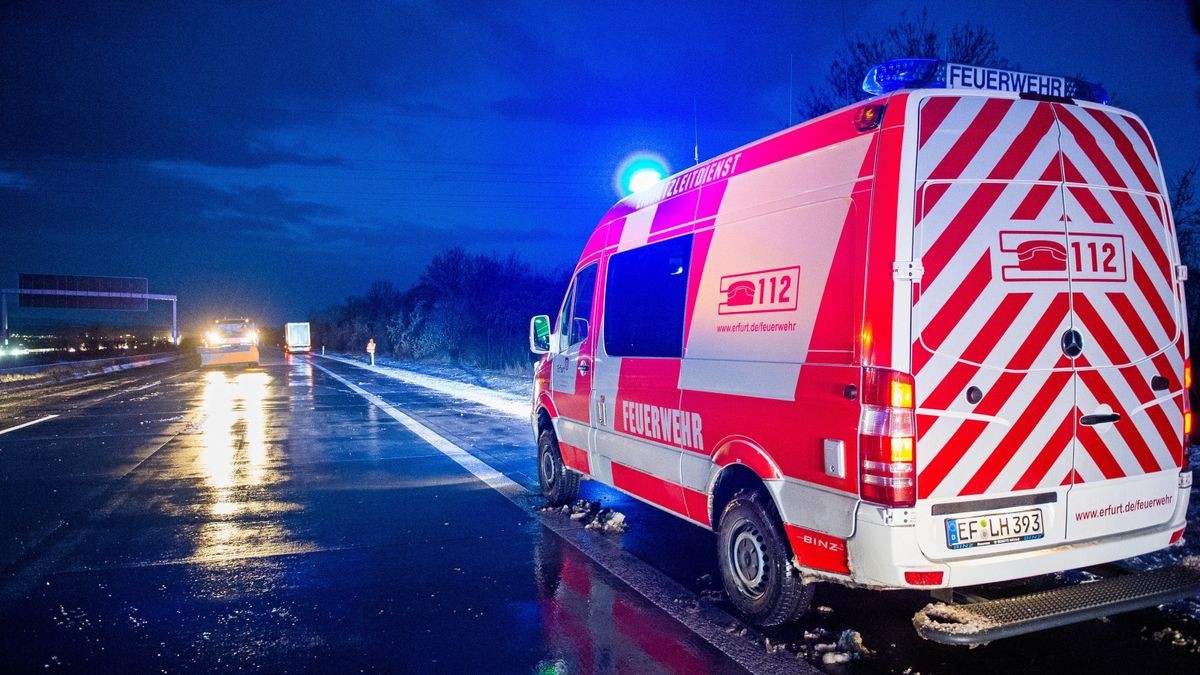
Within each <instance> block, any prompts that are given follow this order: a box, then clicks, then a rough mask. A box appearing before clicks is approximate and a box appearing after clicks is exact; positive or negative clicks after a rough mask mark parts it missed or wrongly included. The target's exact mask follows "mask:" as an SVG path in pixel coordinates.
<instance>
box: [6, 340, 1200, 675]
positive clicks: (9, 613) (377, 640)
mask: <svg viewBox="0 0 1200 675" xmlns="http://www.w3.org/2000/svg"><path fill="white" fill-rule="evenodd" d="M194 366H195V364H194V362H191V361H184V362H181V363H178V364H172V365H169V366H160V367H155V368H148V369H144V370H140V371H132V372H129V373H124V374H120V375H115V376H110V377H107V378H104V379H95V380H86V381H81V382H77V383H74V384H71V385H57V386H52V387H41V388H38V389H26V390H22V391H20V392H18V393H16V394H13V395H3V394H2V392H0V431H2V430H4V429H8V428H11V427H13V426H15V425H18V424H23V423H27V422H31V421H34V420H38V419H42V418H44V417H46V416H48V415H58V416H57V417H54V418H51V419H46V420H44V421H41V422H38V423H36V424H33V425H31V426H28V427H25V428H22V429H18V430H15V431H12V432H9V433H4V434H0V513H2V514H3V519H2V521H0V523H2V526H0V570H3V577H0V664H3V665H4V666H5V671H6V672H12V671H21V672H30V671H33V670H37V671H41V672H44V671H47V670H49V671H55V670H61V671H69V672H112V671H117V670H121V671H132V672H146V671H160V670H165V671H171V672H180V671H189V672H196V671H210V672H211V671H222V672H227V671H238V670H261V671H269V672H303V671H309V672H354V671H382V672H451V671H458V672H525V673H529V672H547V673H551V672H554V673H564V672H571V673H576V672H582V673H588V672H618V673H656V672H676V673H685V672H686V673H700V672H743V666H747V667H750V668H751V669H753V670H756V671H764V672H787V671H803V670H811V666H809V665H808V660H813V659H812V657H811V656H809V652H810V650H811V648H812V646H813V645H814V644H816V643H818V642H827V641H829V640H831V639H832V638H831V637H830V636H833V637H836V635H837V634H838V633H840V632H841V631H843V630H845V629H848V628H852V629H855V630H858V631H860V632H861V634H862V636H863V640H864V642H865V644H866V646H867V647H868V648H870V649H872V650H873V652H874V654H873V655H871V656H868V657H867V658H865V659H862V660H859V661H856V662H854V663H851V664H848V665H846V666H825V667H824V668H825V669H826V670H827V671H829V672H897V673H900V672H904V671H905V670H906V669H912V671H919V672H923V673H930V672H964V671H969V672H976V673H1008V672H1052V671H1055V670H1063V671H1066V672H1077V671H1079V670H1081V669H1084V670H1093V671H1095V672H1122V671H1124V672H1127V671H1128V670H1131V669H1135V668H1136V669H1143V668H1151V669H1156V670H1166V669H1169V670H1170V671H1172V672H1174V671H1179V672H1195V671H1196V670H1197V669H1198V668H1200V655H1197V653H1196V652H1195V651H1194V648H1195V645H1196V643H1195V639H1196V637H1197V636H1200V629H1198V628H1197V627H1196V626H1195V625H1194V624H1192V623H1190V622H1188V621H1186V620H1183V619H1181V618H1179V617H1178V616H1175V615H1172V614H1169V613H1164V612H1161V611H1159V610H1148V611H1144V612H1138V613H1134V614H1130V615H1127V616H1123V617H1116V618H1114V619H1112V620H1111V621H1106V622H1090V623H1087V624H1082V625H1080V626H1076V627H1071V628H1064V629H1058V630H1054V631H1047V632H1045V633H1042V634H1039V635H1033V636H1025V637H1021V638H1014V639H1012V640H1007V641H1003V642H1001V643H996V644H994V645H990V646H987V647H983V648H979V649H975V650H967V649H961V648H952V647H943V646H940V645H934V644H931V643H927V642H924V641H922V640H920V639H919V638H917V637H916V636H915V634H914V633H913V631H912V629H911V625H910V624H909V623H908V622H909V618H910V617H911V616H912V613H913V612H914V611H916V610H917V609H919V608H920V607H921V606H922V605H923V604H924V603H925V602H927V601H928V597H927V596H925V595H923V594H919V593H874V592H869V591H856V590H850V589H842V588H836V587H821V588H819V589H818V591H817V600H816V604H817V605H819V606H821V607H823V608H825V609H824V611H818V612H814V613H813V615H812V616H810V617H809V618H807V619H805V620H804V621H802V622H801V623H800V624H799V625H796V626H791V627H788V628H785V629H781V630H778V631H774V632H772V633H771V634H770V635H768V636H767V637H769V638H770V639H771V640H772V642H773V643H775V644H780V643H782V644H784V645H787V648H786V649H785V650H784V651H782V652H779V653H776V654H770V655H768V654H767V649H766V648H765V647H764V646H763V644H762V641H761V640H762V636H759V635H756V634H754V633H753V632H749V633H747V634H745V635H741V634H740V627H739V626H738V625H737V624H736V623H735V622H734V621H733V620H732V619H730V618H729V617H728V615H726V614H724V613H723V610H727V609H728V608H727V607H726V606H725V604H724V602H723V600H722V599H721V598H720V594H719V593H717V592H716V589H717V588H718V586H719V583H718V582H716V581H715V578H716V570H715V566H714V562H713V557H714V556H713V550H712V549H713V542H712V535H711V534H709V533H706V532H704V531H702V530H700V529H699V528H696V527H693V526H690V525H687V524H685V523H682V522H680V521H678V520H677V519H674V518H672V517H670V516H668V515H665V514H662V513H660V512H658V511H656V510H654V509H652V508H649V507H647V506H645V505H642V504H640V503H637V502H635V501H633V500H630V499H628V498H625V497H622V496H620V495H618V494H616V493H614V492H612V491H609V490H607V489H604V488H602V487H599V486H596V485H594V484H591V483H588V482H585V483H584V488H583V492H584V496H586V497H588V498H591V499H599V500H602V501H603V502H604V504H605V505H606V506H613V507H615V508H617V509H618V510H620V511H621V512H623V513H625V514H626V516H627V517H628V519H629V521H630V523H631V525H632V527H631V529H630V531H629V532H627V533H626V534H624V535H620V536H616V535H601V534H597V533H593V532H585V531H583V530H582V529H581V528H579V526H578V525H577V524H575V523H573V522H572V521H570V520H569V519H567V518H566V517H565V516H561V515H559V514H543V513H539V512H538V511H537V510H536V509H537V506H538V505H539V503H540V500H539V499H537V498H536V497H533V496H532V495H530V494H528V492H532V491H534V490H535V489H536V475H535V474H534V472H535V471H536V469H535V467H534V463H533V461H532V452H533V450H532V432H530V430H529V429H528V425H527V423H526V422H523V421H522V420H518V419H514V418H511V417H504V416H502V415H499V414H498V413H495V412H494V411H491V410H488V409H486V408H483V407H482V406H478V405H475V404H470V403H462V402H459V401H455V400H454V399H452V398H450V397H448V396H444V395H441V394H436V393H433V392H430V391H428V390H424V389H420V388H416V387H412V386H409V385H405V384H403V383H400V382H396V381H394V380H388V379H386V378H383V377H381V376H378V375H375V374H373V373H370V372H367V371H363V370H359V369H356V368H354V367H352V366H347V365H344V364H339V363H335V362H332V361H329V360H324V359H318V358H315V357H314V358H312V359H311V360H310V358H307V357H305V358H296V359H294V360H293V359H288V360H286V361H285V360H284V359H283V358H282V357H277V358H275V359H273V360H272V359H267V360H266V362H265V365H264V367H263V368H261V369H254V370H249V371H237V370H231V371H214V372H206V371H201V370H199V369H198V368H195V367H194ZM325 369H327V370H325ZM330 373H333V374H330ZM334 375H336V376H338V377H340V378H344V380H347V381H349V382H350V383H352V384H354V385H355V386H357V387H360V388H362V389H364V390H366V391H369V392H370V393H372V394H374V395H376V396H378V397H380V399H382V400H383V401H386V402H387V403H388V404H390V405H391V406H394V407H395V408H396V409H399V410H402V411H403V412H404V414H406V415H408V416H411V417H412V418H413V419H415V420H416V421H417V422H418V423H420V424H421V425H424V426H425V427H427V428H428V429H431V430H433V431H434V432H436V433H437V434H440V435H441V436H442V437H444V438H445V439H447V440H448V441H450V442H451V443H453V444H455V445H457V446H459V447H461V448H463V449H465V450H467V451H468V452H470V453H471V454H472V455H474V456H475V457H477V458H478V459H479V460H482V461H483V462H486V463H487V465H489V466H490V467H494V468H495V469H497V470H499V471H500V472H501V473H502V474H503V475H504V476H505V477H506V478H507V479H508V480H510V481H512V482H514V483H515V484H516V486H518V489H517V490H510V491H509V493H508V494H507V496H506V495H505V494H503V493H502V491H497V490H495V489H493V488H491V487H489V486H488V485H486V484H485V483H484V482H481V481H480V480H479V479H478V478H476V477H475V476H473V475H472V474H471V473H468V472H467V471H466V470H465V469H464V468H462V467H461V466H460V465H459V464H457V463H455V462H454V461H452V460H451V459H450V458H449V457H447V456H446V455H444V454H443V453H442V452H439V451H438V450H436V449H435V448H434V447H433V446H431V445H430V444H429V443H428V442H426V441H425V440H422V439H421V438H419V437H418V436H417V435H415V434H414V433H413V432H412V431H410V430H409V429H407V428H405V427H404V426H403V425H401V424H400V423H398V422H397V421H396V420H395V419H393V418H392V417H391V416H389V415H388V414H387V413H386V412H385V411H384V410H382V409H381V408H380V407H378V406H376V405H372V404H371V403H369V402H368V401H367V400H366V399H364V398H363V397H362V396H361V395H360V394H358V393H355V392H353V391H351V388H350V387H349V386H347V384H345V383H344V382H342V381H339V379H337V377H335V376H334ZM519 488H524V490H520V489H519ZM664 589H666V590H665V591H664ZM647 596H649V599H647ZM701 598H703V599H701ZM664 610H666V611H664ZM673 617H675V618H673ZM677 619H678V620H677ZM1167 627H1170V628H1176V629H1180V630H1182V631H1183V636H1184V638H1185V642H1186V641H1187V640H1191V641H1192V642H1191V645H1190V646H1188V645H1187V644H1184V645H1182V646H1179V645H1172V644H1170V643H1169V641H1168V642H1163V641H1160V640H1155V639H1153V637H1152V635H1153V633H1154V632H1156V631H1158V630H1161V629H1163V628H1167ZM706 631H707V632H706ZM730 631H734V632H733V633H731V632H730ZM702 636H704V637H702ZM714 645H715V646H714ZM798 654H799V656H800V658H797V655H798ZM805 657H808V660H806V658H805ZM739 664H740V665H739Z"/></svg>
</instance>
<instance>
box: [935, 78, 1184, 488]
mask: <svg viewBox="0 0 1200 675" xmlns="http://www.w3.org/2000/svg"><path fill="white" fill-rule="evenodd" d="M918 142H919V144H920V149H919V154H918V162H917V181H918V182H917V189H918V194H917V199H916V209H917V225H916V233H915V235H916V244H917V247H918V249H919V250H920V251H921V254H920V255H921V261H922V264H923V266H924V275H923V277H922V282H921V284H920V286H919V287H918V289H917V291H916V292H915V297H914V303H915V305H914V322H915V326H914V329H915V335H917V338H916V340H915V342H914V344H913V370H914V373H915V374H916V377H917V391H918V397H919V400H918V426H919V429H920V434H921V439H920V443H919V446H918V448H919V450H918V453H917V458H918V471H919V473H918V482H917V486H918V491H919V494H920V496H921V497H922V498H926V497H948V496H956V495H975V494H988V493H996V492H1008V491H1012V490H1020V489H1032V488H1039V487H1047V486H1058V485H1061V484H1068V483H1072V482H1083V481H1087V482H1093V481H1098V480H1104V479H1108V478H1116V477H1121V476H1131V475H1140V474H1144V473H1151V472H1156V471H1161V470H1164V469H1168V468H1173V467H1178V466H1179V462H1180V454H1181V453H1180V450H1179V449H1180V438H1179V429H1180V428H1181V426H1182V409H1181V402H1180V400H1179V399H1178V398H1177V397H1176V398H1169V397H1166V396H1165V394H1166V392H1161V391H1160V392H1156V391H1153V390H1152V389H1151V387H1150V384H1149V383H1150V379H1151V378H1152V377H1153V376H1154V375H1156V374H1161V375H1164V376H1167V377H1169V378H1171V379H1172V380H1173V381H1172V386H1171V390H1175V391H1178V389H1179V383H1178V382H1177V381H1175V380H1177V379H1178V374H1179V373H1180V372H1181V371H1182V362H1183V355H1182V341H1181V340H1180V339H1179V333H1180V329H1179V326H1178V321H1177V315H1178V306H1179V302H1178V295H1177V290H1176V288H1175V285H1174V282H1173V277H1172V260H1171V253H1170V251H1171V246H1170V244H1169V242H1170V241H1172V240H1173V233H1172V232H1171V223H1170V222H1169V219H1168V217H1167V215H1166V209H1165V208H1164V206H1163V202H1162V198H1161V196H1160V195H1161V194H1162V186H1161V171H1160V170H1159V168H1158V164H1157V156H1156V154H1155V152H1154V149H1153V146H1152V145H1151V143H1150V141H1149V136H1148V135H1147V134H1146V132H1145V129H1144V128H1143V127H1142V126H1141V124H1140V123H1139V122H1138V121H1137V120H1135V119H1133V118H1131V117H1127V116H1123V115H1119V114H1117V113H1110V112H1107V111H1102V110H1096V109H1085V108H1081V107H1078V106H1067V105H1060V104H1049V103H1042V102H1034V101H1023V100H1014V99H989V98H985V97H936V98H932V99H929V100H928V101H927V102H926V103H925V105H924V106H923V108H922V111H921V117H920V129H919V139H918ZM1006 238H1007V242H1008V243H1006V242H1005V239H1006ZM1014 242H1029V245H1030V246H1033V247H1037V246H1041V247H1042V248H1044V249H1047V251H1048V250H1050V249H1054V251H1055V253H1054V255H1056V256H1057V257H1056V258H1044V259H1042V260H1041V261H1040V262H1041V264H1040V266H1039V264H1038V263H1039V261H1038V260H1037V255H1039V253H1037V252H1036V250H1035V251H1034V252H1021V249H1019V248H1017V243H1014ZM1089 247H1090V248H1089ZM1040 255H1050V253H1048V252H1046V251H1043V252H1042V253H1041V254H1040ZM1021 256H1025V257H1028V258H1031V259H1030V260H1026V261H1024V262H1022V260H1021ZM1024 265H1030V266H1031V267H1030V268H1028V269H1026V268H1025V267H1023V266H1024ZM1047 265H1049V267H1047ZM1055 265H1061V266H1062V267H1061V269H1054V266H1055ZM1092 265H1094V266H1095V269H1094V270H1093V269H1092ZM1009 270H1017V272H1019V273H1020V275H1014V276H1013V277H1008V276H1007V275H1008V273H1009V272H1008V271H1009ZM1047 270H1049V271H1047ZM1021 275H1023V276H1021ZM1006 279H1007V280H1006ZM1071 327H1074V328H1076V329H1077V330H1079V331H1080V332H1081V333H1082V334H1083V335H1084V343H1085V352H1084V356H1082V357H1080V358H1079V359H1077V360H1076V361H1075V362H1074V363H1072V362H1071V361H1070V360H1068V359H1067V358H1066V357H1064V356H1063V353H1062V351H1061V348H1060V346H1059V336H1061V335H1062V333H1063V332H1064V331H1066V330H1067V329H1068V328H1071ZM971 386H974V387H978V388H979V389H980V390H981V391H982V392H983V398H982V399H981V400H980V401H979V402H978V403H977V404H971V403H970V402H969V401H968V400H967V398H966V391H967V389H968V388H969V387H971ZM1160 399H1162V400H1160ZM1097 411H1100V412H1107V411H1111V412H1117V413H1119V414H1120V415H1121V421H1119V422H1118V423H1116V424H1114V425H1111V426H1109V427H1108V428H1105V429H1103V430H1100V429H1099V428H1096V429H1093V428H1088V427H1084V426H1080V425H1078V424H1077V420H1078V418H1079V417H1080V416H1082V415H1085V414H1092V413H1095V412H1097ZM1077 429H1078V431H1077ZM1077 436H1078V438H1077Z"/></svg>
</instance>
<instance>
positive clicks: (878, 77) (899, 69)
mask: <svg viewBox="0 0 1200 675" xmlns="http://www.w3.org/2000/svg"><path fill="white" fill-rule="evenodd" d="M941 65H942V62H941V61H938V60H937V59H892V60H891V61H884V62H883V63H881V64H879V65H877V66H875V67H874V68H872V69H870V70H868V71H867V76H866V77H865V78H863V83H862V88H863V91H865V92H867V93H868V94H873V95H875V96H878V95H880V94H886V93H888V92H892V91H896V90H897V89H920V88H921V87H945V86H946V85H945V81H944V78H943V82H942V84H940V85H939V84H937V82H936V80H935V79H934V76H935V75H936V74H937V71H938V67H939V66H941Z"/></svg>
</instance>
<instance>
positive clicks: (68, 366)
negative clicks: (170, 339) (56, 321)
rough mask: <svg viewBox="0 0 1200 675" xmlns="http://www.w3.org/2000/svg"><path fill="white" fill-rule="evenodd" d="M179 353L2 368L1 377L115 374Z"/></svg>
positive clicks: (174, 356) (153, 363) (172, 358)
mask: <svg viewBox="0 0 1200 675" xmlns="http://www.w3.org/2000/svg"><path fill="white" fill-rule="evenodd" d="M180 356H181V355H180V354H179V353H178V352H160V353H157V354H139V355H135V356H118V357H114V358H111V359H91V360H88V361H59V362H57V363H44V364H40V365H36V366H17V367H15V368H0V376H4V375H31V376H37V375H42V374H48V373H49V371H52V370H53V371H67V372H70V373H71V374H72V376H75V377H85V376H87V375H98V374H101V373H115V372H118V371H122V370H129V369H131V368H144V367H146V366H154V365H158V364H160V363H168V362H170V361H174V360H176V359H178V358H180Z"/></svg>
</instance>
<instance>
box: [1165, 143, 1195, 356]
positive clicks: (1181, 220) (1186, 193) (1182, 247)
mask: <svg viewBox="0 0 1200 675" xmlns="http://www.w3.org/2000/svg"><path fill="white" fill-rule="evenodd" d="M1197 170H1200V162H1197V163H1194V164H1192V165H1191V166H1190V167H1188V168H1187V170H1186V171H1184V172H1183V173H1181V174H1179V177H1178V178H1176V179H1175V180H1174V181H1173V182H1172V184H1171V188H1170V195H1171V213H1172V215H1173V216H1174V218H1175V236H1176V237H1178V238H1179V257H1180V262H1182V263H1183V264H1184V265H1187V267H1188V280H1187V282H1186V286H1185V287H1184V295H1185V296H1186V298H1187V319H1188V325H1189V326H1191V327H1192V330H1191V338H1192V350H1191V351H1192V354H1193V355H1194V354H1196V353H1197V350H1198V349H1200V335H1198V333H1200V329H1197V323H1198V322H1200V195H1197V194H1196V180H1197V177H1196V172H1197Z"/></svg>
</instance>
